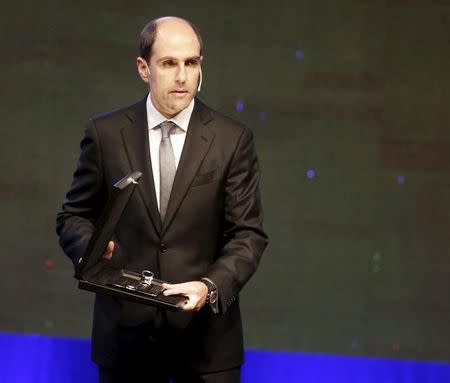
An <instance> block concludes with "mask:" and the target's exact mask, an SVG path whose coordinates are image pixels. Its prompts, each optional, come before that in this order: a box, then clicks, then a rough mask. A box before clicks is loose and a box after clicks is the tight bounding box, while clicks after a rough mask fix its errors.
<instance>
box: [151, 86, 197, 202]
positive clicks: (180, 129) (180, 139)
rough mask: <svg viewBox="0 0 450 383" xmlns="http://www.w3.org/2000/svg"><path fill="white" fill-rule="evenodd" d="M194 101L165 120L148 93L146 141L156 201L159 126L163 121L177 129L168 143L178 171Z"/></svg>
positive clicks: (158, 180) (157, 192)
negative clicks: (172, 124)
mask: <svg viewBox="0 0 450 383" xmlns="http://www.w3.org/2000/svg"><path fill="white" fill-rule="evenodd" d="M194 102H195V101H194V99H192V101H191V102H190V103H189V105H188V106H187V107H186V108H185V109H183V110H182V111H181V112H180V113H178V114H177V115H176V116H174V117H172V118H169V119H167V118H166V117H164V116H163V115H162V114H161V113H160V112H158V110H157V109H156V108H155V106H154V105H153V103H152V100H151V97H150V93H149V94H148V97H147V124H148V140H149V145H150V158H151V161H152V171H153V180H154V183H155V192H156V200H157V202H158V209H159V208H160V207H159V200H160V192H159V187H160V179H159V143H160V142H161V129H160V127H159V124H161V122H164V121H172V122H173V123H175V124H176V125H177V128H176V129H174V130H172V133H171V135H170V141H171V143H172V148H173V154H174V155H175V167H176V168H177V169H178V164H179V162H180V157H181V153H182V152H183V146H184V141H185V139H186V133H187V130H188V127H189V121H190V120H191V115H192V111H193V110H194Z"/></svg>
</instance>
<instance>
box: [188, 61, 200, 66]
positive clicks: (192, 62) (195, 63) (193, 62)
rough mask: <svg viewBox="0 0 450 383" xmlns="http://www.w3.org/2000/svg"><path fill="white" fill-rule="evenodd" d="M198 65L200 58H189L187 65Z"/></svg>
mask: <svg viewBox="0 0 450 383" xmlns="http://www.w3.org/2000/svg"><path fill="white" fill-rule="evenodd" d="M196 65H198V60H188V61H186V66H196Z"/></svg>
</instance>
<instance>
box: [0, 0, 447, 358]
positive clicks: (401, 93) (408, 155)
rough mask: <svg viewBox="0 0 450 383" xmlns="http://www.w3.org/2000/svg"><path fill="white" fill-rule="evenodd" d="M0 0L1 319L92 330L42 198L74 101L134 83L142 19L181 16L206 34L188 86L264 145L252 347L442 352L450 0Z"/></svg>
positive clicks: (10, 326)
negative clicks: (198, 75) (262, 242)
mask: <svg viewBox="0 0 450 383" xmlns="http://www.w3.org/2000/svg"><path fill="white" fill-rule="evenodd" d="M1 5H2V12H0V28H1V29H0V32H1V36H2V39H1V41H0V44H1V45H0V47H1V59H0V73H1V79H2V81H1V87H0V89H1V90H0V92H1V93H0V97H1V103H0V112H1V113H0V116H1V118H2V123H1V140H0V156H1V157H0V158H1V165H2V169H1V174H2V177H1V179H0V201H1V214H2V219H1V221H0V225H1V227H0V236H1V237H0V240H1V250H0V251H1V255H0V270H1V271H2V277H1V282H0V284H1V289H0V301H1V302H2V309H1V310H0V331H15V332H33V333H42V334H54V335H61V336H75V337H88V336H89V332H90V325H91V303H92V298H93V297H92V296H91V294H90V293H87V292H81V291H78V290H77V288H76V281H75V280H73V279H72V278H71V276H72V268H71V264H70V262H69V261H68V260H67V259H66V258H65V257H64V256H63V254H62V251H61V250H60V249H59V247H58V245H57V239H56V235H55V233H54V219H55V214H56V212H57V211H58V209H59V206H60V203H61V201H62V198H63V196H64V194H65V192H66V190H67V188H68V185H69V183H70V181H71V174H72V172H73V169H74V166H75V162H76V159H77V157H78V154H79V148H78V143H79V141H80V139H81V136H82V132H83V126H84V122H85V121H86V120H87V118H88V117H90V116H92V115H94V114H97V113H99V112H103V111H107V110H110V109H112V108H115V107H118V106H121V105H124V104H128V103H131V102H134V101H135V100H136V99H138V98H141V97H143V96H144V95H145V87H144V85H143V84H142V83H141V82H140V80H139V79H138V76H137V74H136V70H135V58H136V55H137V49H136V46H137V36H138V34H139V32H140V29H141V28H142V27H143V25H144V24H145V23H146V22H147V21H148V20H150V19H152V18H154V17H158V16H162V15H178V16H182V17H186V18H188V19H190V20H192V21H193V22H194V23H196V24H197V25H198V26H199V28H200V30H201V32H202V34H203V38H204V41H205V52H204V56H205V61H204V75H205V76H204V80H205V81H204V90H203V91H202V93H201V95H200V97H201V98H202V99H203V100H204V101H206V102H207V103H208V104H209V105H211V106H212V107H214V108H216V109H218V110H220V111H222V112H224V113H225V114H228V115H230V116H232V117H234V118H237V119H239V120H241V121H242V122H244V123H246V124H247V125H249V126H250V127H252V128H253V129H254V132H255V136H256V141H257V147H258V151H259V156H260V160H261V165H262V170H263V184H262V193H263V199H264V206H265V211H266V228H267V231H268V233H269V235H270V237H271V245H270V247H269V248H268V250H267V252H266V254H265V257H264V259H263V262H262V265H261V267H260V269H259V271H258V273H257V274H256V275H255V276H254V278H253V279H252V280H251V281H250V283H249V284H248V285H247V287H246V289H245V290H244V291H243V293H242V306H243V314H244V318H245V327H246V329H245V330H246V345H247V347H252V348H270V349H284V350H300V351H314V352H315V351H318V352H333V353H343V354H361V355H371V356H374V355H377V356H378V355H379V356H398V357H403V358H420V359H443V360H450V326H449V323H450V305H449V302H450V278H449V274H450V273H449V272H450V250H449V249H450V239H449V238H450V232H449V229H450V200H449V192H450V182H449V176H450V126H449V124H450V112H449V109H450V108H449V101H450V93H449V87H450V74H449V68H450V54H449V49H450V2H449V1H446V0H428V1H425V0H384V1H381V0H380V1H369V0H359V1H356V0H354V1H351V0H341V1H333V0H320V1H312V0H302V1H283V0H281V1H277V2H272V1H255V2H238V1H217V2H206V1H204V2H186V1H178V0H174V1H170V2H152V1H124V0H123V1H120V0H110V1H100V0H96V1H89V2H88V1H70V0H67V1H56V0H55V1H50V0H43V1H40V2H31V1H29V2H13V1H5V0H3V1H2V3H1Z"/></svg>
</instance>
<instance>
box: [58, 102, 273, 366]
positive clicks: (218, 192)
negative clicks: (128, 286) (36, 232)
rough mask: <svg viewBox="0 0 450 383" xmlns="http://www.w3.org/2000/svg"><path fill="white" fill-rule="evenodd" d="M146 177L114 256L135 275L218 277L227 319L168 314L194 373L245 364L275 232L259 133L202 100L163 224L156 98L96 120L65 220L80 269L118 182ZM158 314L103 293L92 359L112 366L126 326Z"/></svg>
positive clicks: (62, 227) (65, 242) (206, 312)
mask: <svg viewBox="0 0 450 383" xmlns="http://www.w3.org/2000/svg"><path fill="white" fill-rule="evenodd" d="M132 170H138V171H141V172H142V173H143V175H142V177H141V179H140V181H139V185H138V186H137V188H136V190H135V192H134V193H133V195H132V197H131V199H130V201H129V203H128V205H127V207H126V209H125V211H124V213H123V216H122V218H121V220H120V222H119V224H118V226H117V228H116V231H115V234H114V238H113V240H114V241H115V243H116V248H115V251H114V255H113V260H112V262H114V263H115V264H116V265H117V266H119V267H125V268H127V269H130V270H135V271H141V270H143V269H149V270H153V271H154V272H155V274H156V277H157V278H161V279H164V280H167V281H170V282H172V283H180V282H187V281H192V280H199V279H200V278H202V277H207V278H210V279H211V280H212V281H214V282H215V283H216V285H217V288H218V292H219V307H220V314H218V315H215V314H213V313H212V311H211V310H210V308H209V307H206V306H205V307H204V308H203V309H202V310H200V311H199V312H197V313H195V314H194V313H184V312H179V313H173V312H171V313H167V318H168V322H169V324H170V328H171V329H172V330H173V333H174V334H176V336H175V337H174V339H175V338H176V339H177V341H176V342H177V343H176V349H177V350H179V352H180V353H184V359H185V361H187V362H188V363H189V365H190V366H191V368H194V369H196V370H198V371H214V370H221V369H226V368H232V367H235V366H238V365H240V364H241V363H242V361H243V341H242V324H241V316H240V310H239V302H238V293H239V291H240V290H241V288H242V287H243V286H244V284H245V283H246V282H247V281H248V279H249V278H250V277H251V275H252V274H253V273H254V272H255V270H256V268H257V266H258V263H259V261H260V258H261V255H262V253H263V250H264V248H265V246H266V244H267V236H266V234H265V233H264V231H263V228H262V223H263V216H262V210H261V203H260V196H259V179H260V172H259V167H258V161H257V157H256V152H255V148H254V144H253V136H252V133H251V131H250V130H249V129H248V128H246V127H245V126H243V125H241V124H239V123H237V122H235V121H233V120H231V119H229V118H227V117H224V116H223V115H221V114H219V113H217V112H215V111H213V110H211V109H210V108H208V107H207V106H205V105H204V104H203V103H201V102H200V101H199V100H196V102H195V107H194V111H193V113H192V117H191V120H190V124H189V128H188V132H187V136H186V140H185V144H184V147H183V152H182V156H181V159H180V163H179V166H178V169H177V173H176V176H175V180H174V184H173V188H172V194H171V197H170V201H169V205H168V209H167V213H166V219H165V222H164V224H162V223H161V219H160V215H159V212H158V207H157V202H156V196H155V190H154V183H153V174H152V167H151V163H150V154H149V144H148V126H147V115H146V98H144V99H143V100H141V101H139V102H137V103H136V104H134V105H131V106H128V107H125V108H122V109H119V110H115V111H112V112H110V113H107V114H103V115H100V116H97V117H94V118H92V119H90V120H89V122H88V124H87V128H86V131H85V136H84V138H83V140H82V141H81V154H80V158H79V161H78V165H77V168H76V171H75V173H74V177H73V182H72V185H71V187H70V189H69V191H68V193H67V196H66V198H65V200H64V203H63V206H62V210H61V212H60V213H59V214H58V217H57V233H58V235H59V236H60V244H61V246H62V248H63V249H64V251H65V253H66V254H67V255H68V256H69V257H70V258H71V259H72V261H73V262H74V264H76V263H77V262H78V259H79V258H80V257H81V256H82V255H83V252H84V251H85V249H86V245H87V243H88V241H89V238H90V236H91V234H92V231H93V228H94V223H95V221H96V219H97V217H98V215H99V213H100V211H101V209H102V208H103V206H104V203H105V201H106V200H107V198H108V195H109V193H110V192H111V187H112V185H113V184H114V183H115V182H116V181H117V180H119V179H120V178H122V177H123V176H124V175H126V174H127V173H129V172H130V171H132ZM155 313H156V309H154V308H152V307H147V306H144V305H140V304H135V303H129V302H123V301H121V300H119V299H116V298H112V297H109V296H104V295H100V294H97V296H96V302H95V308H94V325H93V339H92V341H93V343H92V356H93V359H94V361H95V362H97V363H99V364H101V365H103V366H105V367H108V366H113V365H115V364H116V363H117V360H118V358H119V355H120V352H121V350H119V345H118V342H117V334H118V330H119V328H121V327H124V326H137V325H140V324H142V323H144V322H148V323H151V321H152V320H154V318H155V315H156V314H155Z"/></svg>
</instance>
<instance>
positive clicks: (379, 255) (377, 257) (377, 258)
mask: <svg viewBox="0 0 450 383" xmlns="http://www.w3.org/2000/svg"><path fill="white" fill-rule="evenodd" d="M373 260H374V262H380V261H381V254H380V253H375V254H374V255H373Z"/></svg>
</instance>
